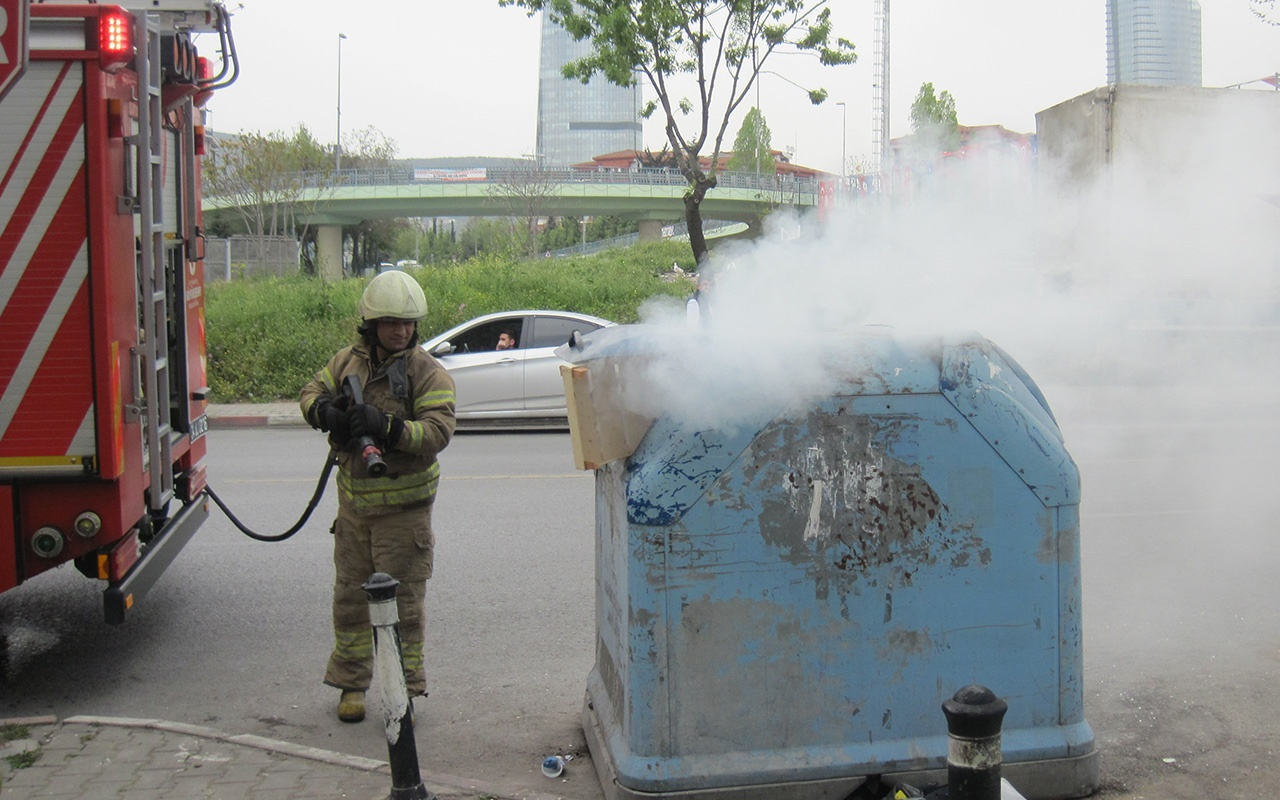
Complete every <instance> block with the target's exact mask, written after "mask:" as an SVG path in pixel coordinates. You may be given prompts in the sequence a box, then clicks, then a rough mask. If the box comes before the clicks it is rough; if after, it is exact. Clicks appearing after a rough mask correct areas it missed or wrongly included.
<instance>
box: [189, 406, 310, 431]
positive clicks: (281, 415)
mask: <svg viewBox="0 0 1280 800" xmlns="http://www.w3.org/2000/svg"><path fill="white" fill-rule="evenodd" d="M205 413H206V414H207V415H208V417H209V427H210V428H265V427H269V426H270V427H274V426H277V425H285V426H296V425H306V424H307V423H306V420H304V419H303V418H302V410H301V409H300V408H299V407H298V404H297V403H296V402H281V403H210V404H209V405H208V407H207V408H206V409H205Z"/></svg>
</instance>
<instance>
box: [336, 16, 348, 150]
mask: <svg viewBox="0 0 1280 800" xmlns="http://www.w3.org/2000/svg"><path fill="white" fill-rule="evenodd" d="M346 38H347V35H346V34H345V33H339V34H338V139H337V141H335V142H334V145H333V169H334V170H335V171H337V170H340V169H342V40H343V39H346Z"/></svg>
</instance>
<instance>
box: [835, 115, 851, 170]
mask: <svg viewBox="0 0 1280 800" xmlns="http://www.w3.org/2000/svg"><path fill="white" fill-rule="evenodd" d="M836 105H838V106H840V177H841V178H847V177H848V172H849V168H848V166H847V165H848V163H849V162H848V160H847V156H846V155H845V142H847V141H848V136H847V132H848V130H849V128H848V124H847V123H848V119H849V107H848V106H846V105H845V104H844V103H843V102H839V103H836Z"/></svg>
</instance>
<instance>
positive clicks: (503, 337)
mask: <svg viewBox="0 0 1280 800" xmlns="http://www.w3.org/2000/svg"><path fill="white" fill-rule="evenodd" d="M515 346H516V337H515V335H514V334H512V333H511V331H509V330H504V331H502V332H501V333H499V334H498V345H497V347H495V348H493V349H494V350H511V349H512V348H514V347H515Z"/></svg>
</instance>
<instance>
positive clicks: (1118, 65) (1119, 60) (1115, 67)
mask: <svg viewBox="0 0 1280 800" xmlns="http://www.w3.org/2000/svg"><path fill="white" fill-rule="evenodd" d="M1201 81H1202V78H1201V65H1200V3H1199V2H1197V0H1107V83H1112V84H1114V83H1138V84H1146V85H1148V86H1200V85H1201Z"/></svg>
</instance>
